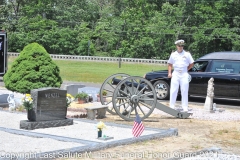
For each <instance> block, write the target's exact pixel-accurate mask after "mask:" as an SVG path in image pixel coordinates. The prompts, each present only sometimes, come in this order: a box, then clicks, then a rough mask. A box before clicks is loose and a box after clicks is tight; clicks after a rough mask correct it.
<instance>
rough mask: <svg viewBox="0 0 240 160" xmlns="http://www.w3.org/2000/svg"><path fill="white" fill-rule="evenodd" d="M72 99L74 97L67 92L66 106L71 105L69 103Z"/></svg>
mask: <svg viewBox="0 0 240 160" xmlns="http://www.w3.org/2000/svg"><path fill="white" fill-rule="evenodd" d="M74 99H75V98H74V97H73V96H72V95H71V94H69V93H67V95H66V102H67V104H66V106H67V107H69V106H70V105H71V103H72V102H73V101H74Z"/></svg>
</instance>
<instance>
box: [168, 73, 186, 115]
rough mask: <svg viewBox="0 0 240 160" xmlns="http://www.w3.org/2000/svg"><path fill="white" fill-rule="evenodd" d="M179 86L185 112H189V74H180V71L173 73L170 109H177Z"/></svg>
mask: <svg viewBox="0 0 240 160" xmlns="http://www.w3.org/2000/svg"><path fill="white" fill-rule="evenodd" d="M179 85H180V89H181V95H182V108H183V110H184V111H187V110H188V88H189V82H188V73H187V72H183V73H180V72H178V71H174V72H173V73H172V78H171V88H170V107H171V108H173V109H174V108H175V103H176V99H177V95H178V89H179Z"/></svg>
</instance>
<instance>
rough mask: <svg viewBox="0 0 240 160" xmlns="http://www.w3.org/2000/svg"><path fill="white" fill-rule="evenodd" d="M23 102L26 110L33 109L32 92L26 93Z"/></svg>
mask: <svg viewBox="0 0 240 160" xmlns="http://www.w3.org/2000/svg"><path fill="white" fill-rule="evenodd" d="M22 103H23V106H24V108H25V109H26V110H31V109H33V100H32V97H31V94H25V96H24V97H23V99H22Z"/></svg>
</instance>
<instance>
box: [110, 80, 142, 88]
mask: <svg viewBox="0 0 240 160" xmlns="http://www.w3.org/2000/svg"><path fill="white" fill-rule="evenodd" d="M121 81H122V80H121V79H117V78H113V79H112V84H113V85H118V83H120V82H121ZM125 84H126V85H127V86H129V87H132V84H133V87H135V88H137V87H138V86H139V87H138V90H142V89H143V88H144V87H145V84H143V83H142V84H140V85H139V83H137V82H133V83H132V82H130V81H126V82H125ZM144 90H145V89H144Z"/></svg>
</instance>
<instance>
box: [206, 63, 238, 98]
mask: <svg viewBox="0 0 240 160" xmlns="http://www.w3.org/2000/svg"><path fill="white" fill-rule="evenodd" d="M239 66H240V63H239V62H236V61H228V60H215V61H213V62H212V64H211V69H210V72H208V73H207V74H206V75H205V77H204V81H207V82H208V81H209V79H210V78H211V77H213V78H214V86H213V87H214V97H215V98H224V99H225V98H231V99H240V96H239V93H240V89H239V85H240V74H239V72H240V71H239V69H240V67H239Z"/></svg>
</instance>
